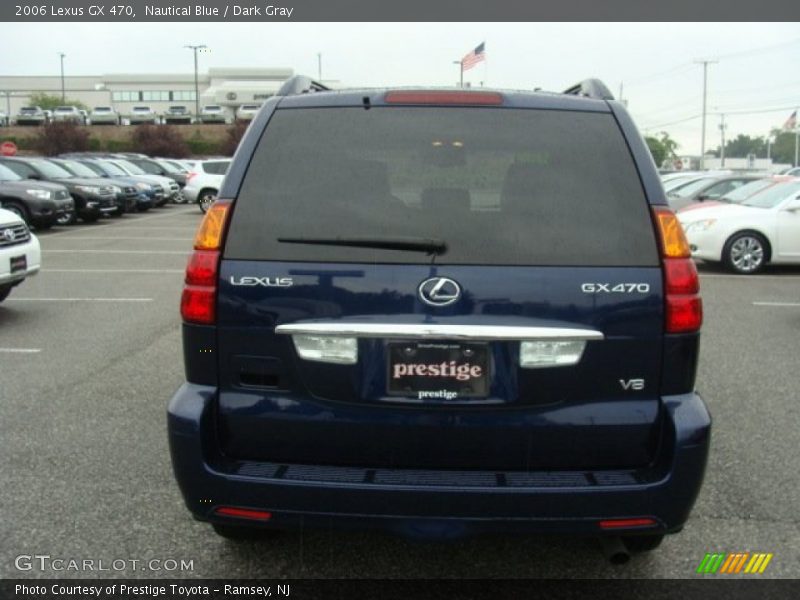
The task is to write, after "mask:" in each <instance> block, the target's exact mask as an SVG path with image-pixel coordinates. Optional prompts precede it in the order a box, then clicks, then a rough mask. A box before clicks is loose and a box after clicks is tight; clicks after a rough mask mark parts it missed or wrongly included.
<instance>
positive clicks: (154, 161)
mask: <svg viewBox="0 0 800 600" xmlns="http://www.w3.org/2000/svg"><path fill="white" fill-rule="evenodd" d="M126 160H127V161H128V162H131V163H133V164H135V165H136V166H137V167H139V168H140V169H142V170H143V171H144V172H145V173H149V174H150V175H161V176H162V177H169V178H170V179H172V180H174V181H175V182H177V184H178V185H179V186H180V187H181V188H183V186H185V185H186V172H185V171H181V170H179V169H178V168H177V167H175V166H173V165H171V164H169V163H168V162H166V161H164V160H160V159H158V158H137V157H127V158H126Z"/></svg>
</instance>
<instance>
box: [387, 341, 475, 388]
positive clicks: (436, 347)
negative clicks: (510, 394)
mask: <svg viewBox="0 0 800 600" xmlns="http://www.w3.org/2000/svg"><path fill="white" fill-rule="evenodd" d="M388 351H389V352H388V353H389V369H388V375H387V379H388V386H387V387H388V390H387V391H388V393H389V395H392V396H411V397H413V398H415V399H417V400H427V399H433V400H455V399H458V398H485V397H486V396H487V395H488V393H489V348H488V346H487V345H486V344H459V343H450V342H408V343H391V344H389V345H388Z"/></svg>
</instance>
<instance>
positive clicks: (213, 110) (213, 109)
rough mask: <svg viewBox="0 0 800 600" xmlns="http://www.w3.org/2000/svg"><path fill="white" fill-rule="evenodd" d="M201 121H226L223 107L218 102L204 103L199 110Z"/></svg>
mask: <svg viewBox="0 0 800 600" xmlns="http://www.w3.org/2000/svg"><path fill="white" fill-rule="evenodd" d="M200 122H201V123H227V122H228V117H227V114H226V112H225V109H224V108H222V107H221V106H220V105H219V104H206V105H205V106H204V107H203V108H202V110H201V111H200Z"/></svg>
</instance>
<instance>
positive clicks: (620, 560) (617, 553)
mask: <svg viewBox="0 0 800 600" xmlns="http://www.w3.org/2000/svg"><path fill="white" fill-rule="evenodd" d="M600 546H601V547H602V549H603V555H604V556H605V557H606V558H607V559H608V561H609V562H610V563H611V564H612V565H624V564H625V563H627V562H628V561H629V560H630V559H631V553H630V552H629V551H628V548H626V547H625V543H624V542H623V541H622V539H621V538H619V537H615V536H614V537H612V536H602V537H601V538H600Z"/></svg>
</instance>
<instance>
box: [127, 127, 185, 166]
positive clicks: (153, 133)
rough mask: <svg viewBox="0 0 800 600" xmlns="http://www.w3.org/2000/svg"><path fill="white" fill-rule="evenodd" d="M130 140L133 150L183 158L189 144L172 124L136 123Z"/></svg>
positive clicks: (153, 154)
mask: <svg viewBox="0 0 800 600" xmlns="http://www.w3.org/2000/svg"><path fill="white" fill-rule="evenodd" d="M131 142H132V145H133V151H134V152H141V153H143V154H147V155H148V156H163V157H165V158H184V157H186V156H188V155H189V145H188V144H187V143H186V141H185V140H184V139H183V136H182V135H181V132H180V131H178V130H177V129H176V128H175V127H174V126H173V125H151V124H149V123H144V124H142V125H136V127H135V128H134V130H133V134H132V135H131Z"/></svg>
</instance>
